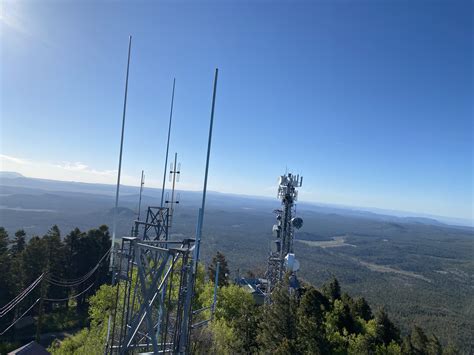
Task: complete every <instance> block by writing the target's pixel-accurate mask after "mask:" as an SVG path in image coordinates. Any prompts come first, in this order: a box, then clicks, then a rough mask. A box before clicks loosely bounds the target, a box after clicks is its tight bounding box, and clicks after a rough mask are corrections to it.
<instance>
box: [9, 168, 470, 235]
mask: <svg viewBox="0 0 474 355" xmlns="http://www.w3.org/2000/svg"><path fill="white" fill-rule="evenodd" d="M0 187H1V188H2V191H3V192H2V193H3V194H4V196H5V195H8V191H10V192H14V193H19V192H21V193H24V194H25V193H26V194H28V193H31V194H38V193H40V192H41V193H43V192H55V193H60V194H74V193H79V194H93V195H104V196H109V197H110V196H114V195H115V188H116V187H115V185H109V184H96V183H83V182H73V181H59V180H47V179H38V178H29V177H25V176H23V175H21V174H19V173H17V172H9V171H0ZM8 188H10V189H8ZM11 188H14V190H11ZM275 188H276V187H275ZM179 192H180V193H181V196H183V198H184V199H185V201H186V203H187V204H188V207H191V206H198V205H199V204H200V201H201V196H202V193H201V192H197V191H179ZM120 193H121V201H125V202H128V203H130V202H134V201H138V193H139V188H138V187H135V186H127V185H121V187H120ZM160 197H161V189H157V188H148V187H145V190H144V201H146V200H147V199H151V200H154V199H157V198H160ZM1 200H2V199H0V206H5V203H2V201H1ZM9 202H12V201H11V199H10V200H9ZM207 202H208V204H210V205H211V206H215V207H218V206H220V207H221V208H225V207H226V206H227V207H228V206H233V207H238V206H244V205H245V206H250V207H248V208H257V209H261V208H269V209H271V208H273V207H275V206H276V205H277V204H278V201H277V200H276V199H272V198H268V197H258V196H248V195H239V194H227V193H220V192H214V191H209V192H208V199H207ZM298 206H299V209H301V210H308V211H313V212H320V213H334V214H339V215H345V216H354V217H361V218H370V219H379V220H383V221H394V222H398V223H423V224H429V225H452V226H465V227H473V226H474V224H473V223H474V222H473V221H470V220H467V219H461V218H450V217H442V216H431V215H422V216H420V215H417V214H415V213H412V212H403V211H394V210H386V209H376V208H366V207H350V206H341V205H331V204H316V203H307V202H299V203H298ZM6 207H12V206H6ZM15 207H18V206H13V208H15Z"/></svg>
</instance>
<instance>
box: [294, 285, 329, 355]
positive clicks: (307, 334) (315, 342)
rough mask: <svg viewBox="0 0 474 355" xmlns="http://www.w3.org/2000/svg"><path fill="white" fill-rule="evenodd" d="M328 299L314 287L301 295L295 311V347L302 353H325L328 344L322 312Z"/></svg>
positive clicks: (326, 307)
mask: <svg viewBox="0 0 474 355" xmlns="http://www.w3.org/2000/svg"><path fill="white" fill-rule="evenodd" d="M328 304H329V301H328V300H327V298H326V297H324V296H323V295H322V294H321V293H320V292H319V291H318V290H316V289H315V288H314V287H311V286H310V287H309V289H308V290H306V292H305V293H304V294H303V296H302V297H301V301H300V304H299V307H298V311H297V317H298V325H297V331H298V337H297V347H298V350H299V351H300V352H301V353H304V354H325V353H327V352H328V351H329V345H328V343H327V341H326V339H325V330H324V324H323V322H324V312H325V311H326V310H328Z"/></svg>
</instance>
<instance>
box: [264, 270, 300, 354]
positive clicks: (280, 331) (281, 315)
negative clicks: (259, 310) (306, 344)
mask: <svg viewBox="0 0 474 355" xmlns="http://www.w3.org/2000/svg"><path fill="white" fill-rule="evenodd" d="M296 309H297V299H296V295H295V292H290V290H289V283H288V277H285V279H284V280H283V281H282V282H281V283H280V285H279V286H278V287H276V288H275V289H274V291H273V293H272V303H271V304H268V305H265V306H264V309H263V314H262V321H261V322H260V330H259V334H258V337H257V339H258V342H259V344H260V348H261V349H265V351H268V352H273V351H277V350H278V351H283V350H282V349H286V350H288V349H290V350H292V351H291V352H290V353H294V351H295V349H296V337H297V332H296V325H297V317H296Z"/></svg>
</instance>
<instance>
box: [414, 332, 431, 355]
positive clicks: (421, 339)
mask: <svg viewBox="0 0 474 355" xmlns="http://www.w3.org/2000/svg"><path fill="white" fill-rule="evenodd" d="M410 341H411V345H412V346H413V349H414V350H415V353H416V354H427V345H428V337H427V336H426V334H425V332H424V331H423V329H421V328H420V327H418V326H416V325H415V326H414V327H413V329H412V331H411V334H410Z"/></svg>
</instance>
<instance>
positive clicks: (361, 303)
mask: <svg viewBox="0 0 474 355" xmlns="http://www.w3.org/2000/svg"><path fill="white" fill-rule="evenodd" d="M353 312H354V315H355V316H357V317H361V318H362V319H363V320H365V321H368V320H370V319H372V318H373V315H372V310H371V309H370V306H369V304H368V303H367V301H366V300H365V298H364V297H359V298H357V299H356V300H355V302H354V308H353Z"/></svg>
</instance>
